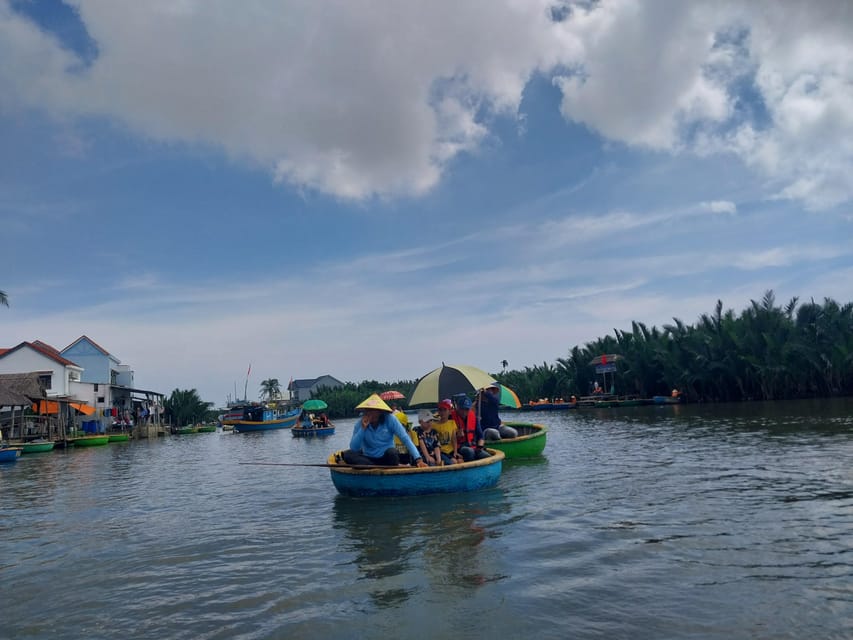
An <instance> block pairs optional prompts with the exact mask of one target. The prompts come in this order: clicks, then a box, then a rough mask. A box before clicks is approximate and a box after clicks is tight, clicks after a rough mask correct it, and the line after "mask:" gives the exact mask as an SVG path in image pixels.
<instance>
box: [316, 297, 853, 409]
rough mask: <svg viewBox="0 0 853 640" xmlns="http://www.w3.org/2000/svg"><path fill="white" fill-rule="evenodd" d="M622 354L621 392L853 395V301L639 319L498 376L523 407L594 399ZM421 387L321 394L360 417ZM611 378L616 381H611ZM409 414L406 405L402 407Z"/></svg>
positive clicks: (766, 301) (771, 302)
mask: <svg viewBox="0 0 853 640" xmlns="http://www.w3.org/2000/svg"><path fill="white" fill-rule="evenodd" d="M604 353H607V354H618V355H620V356H621V358H620V359H619V360H617V361H616V366H617V371H616V374H615V376H613V379H614V381H615V386H616V393H617V394H618V395H623V396H637V397H642V398H649V397H651V396H653V395H669V393H670V391H671V390H672V389H673V388H677V389H679V390H681V391H682V393H684V394H685V396H686V397H687V399H688V400H689V401H692V402H730V401H740V400H777V399H784V398H814V397H829V396H838V395H853V303H848V304H845V305H839V304H838V303H837V302H836V301H835V300H832V299H831V298H826V299H824V301H823V303H817V302H815V301H814V300H811V301H810V302H808V303H805V304H799V300H798V299H797V298H794V299H792V300H790V301H789V302H788V303H787V304H785V305H784V306H779V305H777V303H776V298H775V295H774V294H773V292H772V291H767V292H766V293H765V294H764V296H763V297H762V299H761V300H760V301H755V300H752V301H750V304H749V306H747V308H746V309H744V310H743V311H742V312H741V313H740V314H736V313H735V312H734V311H733V310H731V309H727V310H724V309H723V303H722V301H721V300H718V301H717V304H716V305H715V308H714V310H713V312H711V313H710V314H702V315H701V316H700V317H699V319H698V320H697V322H696V324H695V325H688V324H685V323H684V322H683V321H682V320H680V319H678V318H673V320H672V324H665V325H664V326H663V327H662V328H660V329H659V328H657V327H654V326H653V327H651V328H649V327H647V326H646V325H645V324H643V323H642V322H639V321H634V322H632V323H631V328H630V330H619V329H614V331H613V335H612V336H611V335H608V336H604V337H601V338H596V339H595V340H593V341H591V342H588V343H587V344H585V345H584V346H577V345H576V346H574V347H572V348H571V349H570V350H569V352H568V354H567V355H566V356H565V357H559V358H557V359H556V362H555V363H554V364H549V363H547V362H543V363H542V364H541V365H535V366H532V367H524V369H522V370H509V371H507V370H506V367H507V365H508V363H507V362H506V361H505V360H501V361H500V364H501V366H502V367H503V371H502V372H501V373H492V374H491V375H492V376H493V377H494V378H496V379H497V380H498V381H500V382H501V383H503V384H505V385H507V386H508V387H510V388H511V389H513V390H514V391H515V392H516V393H517V394H518V396H519V398H520V399H521V402H522V403H523V404H526V403H527V402H528V401H530V400H537V399H539V398H546V397H547V398H552V399H553V398H564V399H568V398H569V397H571V396H572V395H575V396H578V397H580V396H584V395H587V394H588V393H589V387H590V385H591V384H592V382H593V381H595V380H598V381H599V382H601V381H602V378H601V375H598V376H596V372H595V367H594V366H593V365H592V364H591V361H592V360H593V358H595V357H597V356H600V355H601V354H604ZM415 384H416V381H411V380H401V381H398V382H394V383H380V382H377V381H375V380H366V381H364V382H361V383H359V384H354V383H347V384H346V385H344V386H343V387H342V388H340V389H320V390H319V391H318V392H317V393H316V394H315V397H318V398H322V399H323V400H325V401H326V402H327V403H328V405H329V416H330V417H332V418H342V417H347V416H353V415H354V414H355V413H356V412H355V406H356V405H357V404H359V403H360V402H361V401H362V400H364V399H365V398H367V396H369V395H370V394H371V393H381V392H383V391H387V390H389V389H396V390H397V391H400V392H401V393H403V394H404V395H405V396H406V397H407V398H408V397H410V396H411V394H412V391H413V390H414V387H415ZM609 384H610V376H609V375H608V385H609ZM400 405H401V406H402V407H404V408H405V406H406V405H405V401H400Z"/></svg>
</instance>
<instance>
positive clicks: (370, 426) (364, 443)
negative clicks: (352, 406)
mask: <svg viewBox="0 0 853 640" xmlns="http://www.w3.org/2000/svg"><path fill="white" fill-rule="evenodd" d="M356 409H361V410H362V415H361V418H360V419H359V420H358V421H357V422H356V423H355V427H353V432H352V438H350V443H349V449H347V450H346V451H344V452H343V454H342V457H343V459H344V462H346V463H347V464H354V465H381V466H388V467H395V466H398V465H399V464H400V456H399V454H398V453H397V449H396V448H395V447H394V436H397V437H398V438H399V439H400V442H402V443H403V444H404V445H406V449H407V450H408V452H409V455H411V457H412V464H414V465H417V466H418V467H425V466H427V464H426V462H424V461H423V459H422V458H421V454H420V452H419V451H418V448H417V447H416V446H415V444H414V443H413V442H412V439H411V438H410V437H409V434H408V433H406V430H405V429H404V428H403V425H401V424H400V421H399V420H397V418H395V417H394V414H393V413H392V411H391V407H389V406H388V405H387V404H385V401H384V400H383V399H382V398H380V397H379V395H378V394H376V393H374V394H373V395H372V396H370V397H369V398H367V399H366V400H365V401H364V402H362V403H361V404H359V405H358V406H357V407H356Z"/></svg>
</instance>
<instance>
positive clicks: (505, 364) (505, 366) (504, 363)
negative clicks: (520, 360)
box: [501, 360, 509, 373]
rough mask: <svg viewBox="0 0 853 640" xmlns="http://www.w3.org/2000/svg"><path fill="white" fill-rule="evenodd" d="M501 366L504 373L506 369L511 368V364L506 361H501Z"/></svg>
mask: <svg viewBox="0 0 853 640" xmlns="http://www.w3.org/2000/svg"><path fill="white" fill-rule="evenodd" d="M501 366H502V367H503V369H504V370H503V372H504V373H506V368H507V367H508V366H509V362H507V361H506V360H501Z"/></svg>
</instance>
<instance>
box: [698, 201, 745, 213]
mask: <svg viewBox="0 0 853 640" xmlns="http://www.w3.org/2000/svg"><path fill="white" fill-rule="evenodd" d="M702 208H703V209H705V210H706V211H710V212H711V213H732V214H734V213H737V205H736V204H735V203H734V202H729V201H728V200H711V201H710V202H703V203H702Z"/></svg>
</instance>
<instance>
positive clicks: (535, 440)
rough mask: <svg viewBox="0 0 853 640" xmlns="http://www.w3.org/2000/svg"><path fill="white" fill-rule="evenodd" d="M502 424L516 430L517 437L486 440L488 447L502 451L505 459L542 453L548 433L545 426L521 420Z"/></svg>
mask: <svg viewBox="0 0 853 640" xmlns="http://www.w3.org/2000/svg"><path fill="white" fill-rule="evenodd" d="M504 424H505V425H506V426H508V427H512V428H513V429H515V430H516V431H518V437H517V438H501V439H500V440H487V441H486V446H487V447H488V448H490V449H497V450H498V451H503V452H504V454H505V455H506V459H507V460H511V459H514V458H533V457H535V456H538V455H541V454H542V451H544V449H545V439H546V438H547V435H548V428H547V427H545V426H544V425H541V424H527V423H523V422H504Z"/></svg>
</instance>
